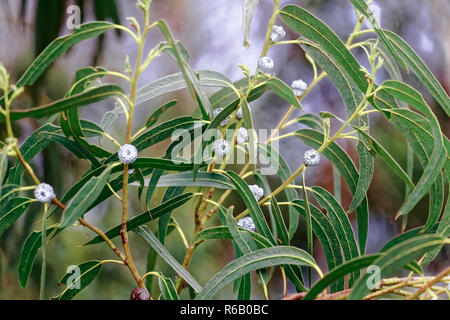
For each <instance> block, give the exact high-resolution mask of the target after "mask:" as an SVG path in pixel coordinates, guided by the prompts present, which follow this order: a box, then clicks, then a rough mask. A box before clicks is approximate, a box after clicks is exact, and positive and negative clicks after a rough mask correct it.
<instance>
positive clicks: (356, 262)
mask: <svg viewBox="0 0 450 320" xmlns="http://www.w3.org/2000/svg"><path fill="white" fill-rule="evenodd" d="M379 256H380V254H379V253H376V254H371V255H367V256H364V257H357V258H354V259H352V260H350V261H347V262H346V263H344V264H342V265H340V266H338V267H336V268H334V269H333V270H331V271H330V272H328V273H327V274H326V275H325V277H323V278H322V279H320V280H319V281H317V282H316V283H315V284H314V286H313V287H312V288H311V289H310V290H309V291H308V293H307V294H306V295H305V296H304V297H303V299H302V300H313V299H314V298H315V297H316V296H317V295H318V294H319V293H321V292H322V291H323V290H325V289H326V288H327V287H328V286H329V285H330V284H332V283H334V282H336V281H338V280H340V279H343V278H344V277H345V276H346V275H347V274H349V273H352V272H355V271H358V272H359V270H360V269H362V268H365V267H368V266H369V265H371V264H372V263H373V262H374V261H375V260H376V259H377V258H378V257H379Z"/></svg>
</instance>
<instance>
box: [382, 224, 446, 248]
mask: <svg viewBox="0 0 450 320" xmlns="http://www.w3.org/2000/svg"><path fill="white" fill-rule="evenodd" d="M437 227H438V226H437V225H435V226H434V228H432V229H430V230H427V231H425V232H424V231H423V230H422V229H423V228H422V227H418V228H414V229H411V230H408V231H406V232H404V233H401V234H399V235H398V236H396V237H394V238H392V239H391V240H389V241H388V242H387V243H386V244H385V245H384V246H383V247H382V248H381V249H380V252H385V251H387V250H389V249H390V248H392V247H394V246H396V245H398V244H399V243H401V242H403V241H406V240H409V239H411V238H414V237H417V236H419V235H421V234H434V233H436V230H437Z"/></svg>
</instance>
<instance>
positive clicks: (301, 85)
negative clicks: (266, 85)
mask: <svg viewBox="0 0 450 320" xmlns="http://www.w3.org/2000/svg"><path fill="white" fill-rule="evenodd" d="M291 87H292V89H294V93H295V95H296V96H297V97H299V96H301V95H302V94H303V92H305V90H306V89H307V88H308V84H307V83H306V82H305V81H303V80H302V79H298V80H295V81H293V82H292V84H291Z"/></svg>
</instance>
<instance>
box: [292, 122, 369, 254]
mask: <svg viewBox="0 0 450 320" xmlns="http://www.w3.org/2000/svg"><path fill="white" fill-rule="evenodd" d="M295 135H296V136H297V137H299V138H300V139H302V140H303V141H304V142H305V143H306V144H307V145H309V146H310V147H312V148H315V149H318V148H319V147H320V146H321V145H322V141H323V135H322V134H321V133H320V132H317V131H314V130H310V129H302V130H299V131H297V132H296V133H295ZM323 155H324V156H325V157H326V158H327V159H328V160H330V161H331V162H332V163H333V164H334V165H335V166H336V168H337V169H338V170H339V172H340V173H341V175H342V177H343V178H344V180H345V182H346V183H347V185H348V187H349V189H350V191H351V192H352V194H355V192H356V185H357V183H358V179H359V175H358V171H357V170H356V168H355V165H354V164H353V162H352V160H351V159H350V157H349V156H348V154H347V153H346V152H345V151H344V150H342V148H341V147H340V146H339V145H338V144H337V143H335V142H333V143H331V144H330V145H329V146H328V147H327V148H326V149H325V150H324V151H323ZM356 217H357V222H358V242H359V251H360V254H364V251H365V246H366V241H367V234H368V228H369V209H368V204H367V197H366V198H365V199H364V200H363V202H361V204H360V205H359V206H358V207H357V208H356Z"/></svg>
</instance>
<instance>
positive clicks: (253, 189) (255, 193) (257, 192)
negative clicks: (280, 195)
mask: <svg viewBox="0 0 450 320" xmlns="http://www.w3.org/2000/svg"><path fill="white" fill-rule="evenodd" d="M248 187H249V188H250V191H251V192H252V193H253V196H254V197H255V199H256V201H259V199H261V198H262V196H263V195H264V190H263V189H262V188H260V187H259V186H258V185H257V184H252V185H250V186H248Z"/></svg>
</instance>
